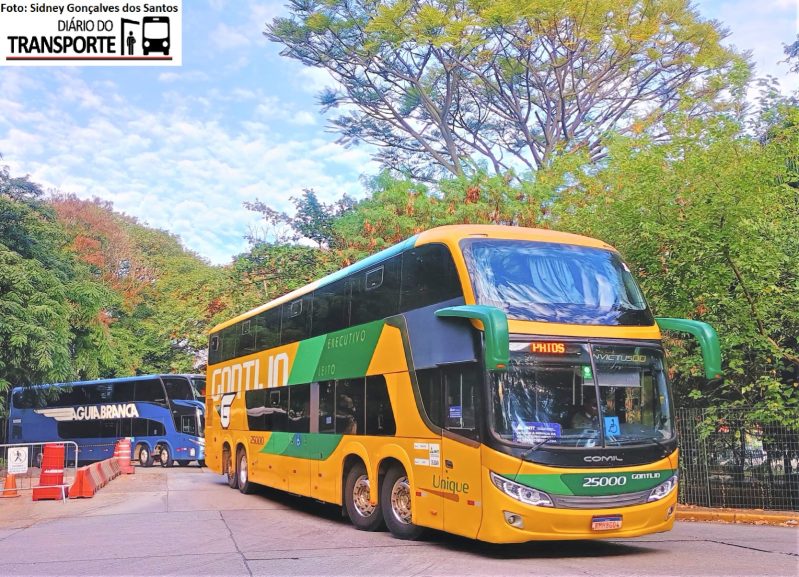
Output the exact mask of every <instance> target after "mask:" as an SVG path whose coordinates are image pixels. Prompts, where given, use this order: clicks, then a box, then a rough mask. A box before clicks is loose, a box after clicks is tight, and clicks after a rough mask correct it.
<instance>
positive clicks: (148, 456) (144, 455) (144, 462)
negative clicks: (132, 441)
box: [139, 445, 153, 467]
mask: <svg viewBox="0 0 799 577" xmlns="http://www.w3.org/2000/svg"><path fill="white" fill-rule="evenodd" d="M139 465H141V466H142V467H152V466H153V454H152V453H151V452H150V449H149V448H148V447H147V445H139Z"/></svg>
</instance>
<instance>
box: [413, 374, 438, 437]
mask: <svg viewBox="0 0 799 577" xmlns="http://www.w3.org/2000/svg"><path fill="white" fill-rule="evenodd" d="M416 380H417V382H418V383H419V393H420V394H421V397H422V404H423V405H424V410H425V413H427V418H428V419H430V422H432V423H433V424H434V425H436V426H437V427H443V426H444V420H443V417H444V408H443V395H442V390H441V369H425V370H421V371H416Z"/></svg>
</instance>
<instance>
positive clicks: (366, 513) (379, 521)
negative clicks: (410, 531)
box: [344, 463, 383, 531]
mask: <svg viewBox="0 0 799 577" xmlns="http://www.w3.org/2000/svg"><path fill="white" fill-rule="evenodd" d="M371 491H372V489H371V486H370V483H369V476H368V475H367V474H366V467H364V466H363V464H362V463H358V464H356V465H353V466H352V468H350V470H349V472H348V473H347V478H346V479H345V481H344V506H345V507H346V508H347V515H348V516H349V518H350V521H352V524H353V525H355V528H356V529H360V530H361V531H377V530H379V529H381V528H382V527H383V511H381V510H380V503H378V504H377V505H372V504H371V503H370V501H369V498H370V496H371Z"/></svg>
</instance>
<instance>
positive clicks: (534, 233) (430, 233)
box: [210, 224, 615, 333]
mask: <svg viewBox="0 0 799 577" xmlns="http://www.w3.org/2000/svg"><path fill="white" fill-rule="evenodd" d="M468 237H486V238H497V239H511V240H529V241H534V242H554V243H559V244H572V245H577V246H590V247H596V248H604V249H608V250H615V249H614V248H613V247H612V246H610V245H609V244H607V243H604V242H602V241H600V240H597V239H595V238H591V237H588V236H582V235H579V234H572V233H568V232H558V231H555V230H549V229H544V228H525V227H521V226H505V225H497V224H452V225H447V226H439V227H436V228H431V229H429V230H426V231H424V232H421V233H419V234H417V235H415V236H412V237H410V238H408V239H406V240H404V241H402V242H399V243H397V244H395V245H393V246H390V247H388V248H386V249H384V250H381V251H380V252H377V253H375V254H373V255H371V256H368V257H366V258H365V259H363V260H359V261H358V262H356V263H354V264H351V265H349V266H347V267H344V268H343V269H341V270H338V271H336V272H334V273H331V274H329V275H327V276H325V277H322V278H321V279H319V280H316V281H314V282H312V283H309V284H307V285H305V286H303V287H300V288H298V289H295V290H293V291H291V292H289V293H287V294H285V295H283V296H280V297H278V298H276V299H273V300H271V301H269V302H267V303H264V304H262V305H260V306H258V307H256V308H254V309H252V310H249V311H247V312H245V313H242V314H240V315H238V316H236V317H234V318H232V319H230V320H227V321H224V322H222V323H219V324H218V325H216V326H215V327H213V328H212V329H211V331H210V332H212V333H214V332H217V331H219V330H221V329H224V328H226V327H229V326H231V325H233V324H236V323H237V322H239V321H242V320H245V319H248V318H250V317H253V316H255V315H257V314H259V313H262V312H264V311H266V310H269V309H271V308H274V307H276V306H280V305H282V304H284V303H286V302H288V301H290V300H292V299H295V298H297V297H300V296H303V295H306V294H308V293H310V292H312V291H314V290H316V289H318V288H320V287H323V286H325V285H328V284H330V283H333V282H335V281H337V280H340V279H342V278H344V277H346V276H347V275H349V274H352V273H354V272H359V271H362V270H365V269H367V268H369V267H371V266H374V265H376V264H378V263H379V262H382V261H384V260H386V259H388V258H391V257H392V256H395V255H397V254H400V253H402V252H405V251H406V250H410V249H412V248H414V247H416V246H421V245H423V244H430V243H444V244H447V245H449V246H456V245H457V244H458V241H460V240H461V239H464V238H468Z"/></svg>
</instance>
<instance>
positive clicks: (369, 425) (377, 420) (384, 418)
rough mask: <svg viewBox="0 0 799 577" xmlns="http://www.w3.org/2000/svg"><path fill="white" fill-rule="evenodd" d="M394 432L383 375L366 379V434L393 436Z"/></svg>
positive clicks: (391, 411) (392, 417)
mask: <svg viewBox="0 0 799 577" xmlns="http://www.w3.org/2000/svg"><path fill="white" fill-rule="evenodd" d="M396 432H397V426H396V423H395V422H394V411H393V410H392V409H391V399H390V398H389V396H388V388H386V378H385V377H384V376H383V375H376V376H373V377H366V434H367V435H393V434H395V433H396Z"/></svg>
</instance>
